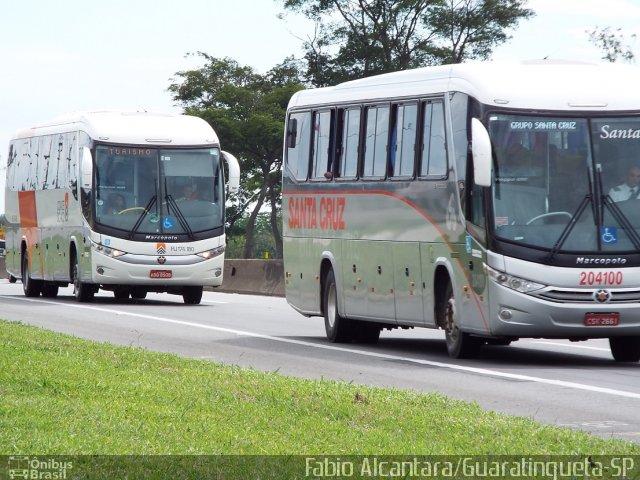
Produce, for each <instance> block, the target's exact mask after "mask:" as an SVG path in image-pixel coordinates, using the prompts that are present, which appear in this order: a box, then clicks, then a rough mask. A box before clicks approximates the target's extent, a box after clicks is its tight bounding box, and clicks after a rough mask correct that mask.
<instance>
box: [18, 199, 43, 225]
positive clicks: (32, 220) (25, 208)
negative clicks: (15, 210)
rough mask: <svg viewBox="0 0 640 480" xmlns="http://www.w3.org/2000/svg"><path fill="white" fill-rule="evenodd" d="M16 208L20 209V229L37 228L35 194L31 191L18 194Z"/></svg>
mask: <svg viewBox="0 0 640 480" xmlns="http://www.w3.org/2000/svg"><path fill="white" fill-rule="evenodd" d="M18 207H19V209H20V226H21V227H22V228H29V227H37V226H38V213H37V210H36V192H35V191H33V190H29V191H26V192H18Z"/></svg>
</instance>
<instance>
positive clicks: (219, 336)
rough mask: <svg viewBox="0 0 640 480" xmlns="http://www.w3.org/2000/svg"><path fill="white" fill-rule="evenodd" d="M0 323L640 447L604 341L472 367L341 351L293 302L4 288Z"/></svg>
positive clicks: (443, 359) (494, 350)
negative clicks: (86, 295) (361, 388)
mask: <svg viewBox="0 0 640 480" xmlns="http://www.w3.org/2000/svg"><path fill="white" fill-rule="evenodd" d="M0 309H1V310H0V318H4V319H8V320H16V321H22V322H23V323H27V324H32V325H39V326H41V327H44V328H48V329H51V330H55V331H58V332H63V333H69V334H73V335H75V336H78V337H82V338H87V339H92V340H99V341H106V342H112V343H114V344H119V345H131V346H135V347H143V348H146V349H149V350H155V351H162V352H172V353H175V354H178V355H182V356H186V357H192V358H199V359H207V360H212V361H217V362H224V363H228V364H235V365H240V366H245V367H253V368H255V369H258V370H266V371H276V370H277V371H279V372H281V373H282V374H286V375H294V376H298V377H304V378H321V377H322V378H329V379H338V380H345V381H349V382H354V383H356V384H368V385H379V386H388V387H396V388H402V389H413V390H418V391H423V392H430V391H436V392H440V393H443V394H445V395H448V396H450V397H453V398H457V399H462V400H468V401H475V402H478V403H479V404H480V405H481V406H482V407H484V408H485V409H488V410H494V411H499V412H505V413H509V414H513V415H519V416H524V417H529V418H533V419H535V420H538V421H540V422H544V423H549V424H554V425H562V426H567V427H570V428H575V429H580V430H586V431H589V432H592V433H594V434H597V435H600V436H603V437H617V438H622V439H626V440H632V441H634V442H640V364H619V363H616V362H614V361H613V359H612V357H611V354H610V353H609V346H608V342H607V341H606V340H590V341H588V342H582V343H570V342H568V341H559V340H520V341H518V342H515V343H513V344H512V345H511V346H508V347H503V346H500V347H499V346H492V347H485V348H484V350H483V351H482V353H481V355H480V357H479V358H478V359H474V360H464V361H463V360H452V359H450V358H449V357H448V356H447V353H446V348H445V344H444V335H443V333H442V332H440V331H434V330H426V329H414V330H406V331H402V330H401V331H398V330H394V331H383V333H382V335H381V337H380V342H379V343H378V344H377V345H358V344H352V345H337V344H331V343H329V342H328V341H327V340H326V339H325V336H324V324H323V321H322V319H320V318H311V319H309V318H305V317H303V316H301V315H299V314H298V313H296V312H295V311H294V310H293V309H291V308H290V307H289V306H288V305H287V303H286V301H285V300H284V299H283V298H277V297H260V296H249V295H237V294H224V293H217V292H205V293H204V296H203V302H202V304H201V305H194V306H187V305H184V304H183V302H182V297H180V296H173V295H165V294H149V296H148V298H147V299H146V300H136V301H134V300H129V301H118V300H115V299H114V298H113V296H112V295H111V294H109V293H100V294H98V295H97V296H96V299H95V301H94V302H93V303H91V304H79V303H76V302H75V301H74V300H73V297H72V290H71V288H66V289H61V290H60V295H59V297H58V298H57V299H54V300H50V299H44V298H35V299H28V298H25V297H24V296H23V294H22V285H21V284H20V283H19V282H18V283H17V284H9V283H8V282H7V281H6V280H0Z"/></svg>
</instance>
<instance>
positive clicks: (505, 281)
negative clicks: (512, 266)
mask: <svg viewBox="0 0 640 480" xmlns="http://www.w3.org/2000/svg"><path fill="white" fill-rule="evenodd" d="M487 272H488V273H489V276H490V277H491V278H492V279H493V280H494V281H495V282H496V283H498V284H500V285H502V286H503V287H507V288H510V289H511V290H515V291H517V292H521V293H529V292H533V291H535V290H540V289H541V288H544V287H546V285H542V284H541V283H536V282H532V281H531V280H526V279H524V278H520V277H516V276H515V275H507V274H506V273H502V272H498V271H497V270H494V269H493V268H491V267H489V266H487Z"/></svg>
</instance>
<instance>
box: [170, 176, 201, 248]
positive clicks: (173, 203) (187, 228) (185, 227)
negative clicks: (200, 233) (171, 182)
mask: <svg viewBox="0 0 640 480" xmlns="http://www.w3.org/2000/svg"><path fill="white" fill-rule="evenodd" d="M164 191H165V192H167V193H166V195H165V196H164V198H165V200H166V201H167V205H168V206H169V207H172V208H173V210H174V212H175V214H176V217H177V218H178V222H179V223H180V226H181V227H182V229H183V230H184V231H185V232H187V235H189V238H190V239H191V240H195V239H196V236H195V235H194V234H193V230H191V227H190V226H189V222H187V219H186V218H185V217H184V215H183V214H182V210H180V207H178V204H177V203H176V201H175V200H174V199H173V196H172V195H171V194H170V193H168V190H167V179H166V178H165V179H164ZM167 210H168V209H167Z"/></svg>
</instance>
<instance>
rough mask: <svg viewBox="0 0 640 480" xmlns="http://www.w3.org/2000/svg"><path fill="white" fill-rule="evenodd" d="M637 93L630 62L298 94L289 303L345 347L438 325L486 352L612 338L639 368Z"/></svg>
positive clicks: (414, 78) (469, 68)
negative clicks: (523, 343) (538, 340)
mask: <svg viewBox="0 0 640 480" xmlns="http://www.w3.org/2000/svg"><path fill="white" fill-rule="evenodd" d="M638 85H640V69H639V68H638V67H635V66H629V65H613V64H609V65H594V64H577V63H553V62H523V63H519V64H499V63H489V62H487V63H470V64H459V65H447V66H439V67H427V68H422V69H417V70H411V71H403V72H397V73H391V74H385V75H380V76H375V77H370V78H365V79H362V80H356V81H351V82H346V83H343V84H340V85H337V86H334V87H327V88H320V89H315V90H306V91H301V92H298V93H297V94H295V95H294V96H293V98H292V99H291V101H290V104H289V108H288V113H287V124H286V132H285V163H284V169H283V172H284V173H283V195H284V197H283V221H284V257H285V258H284V261H285V276H286V278H285V283H286V285H285V288H286V297H287V301H288V302H289V303H290V304H291V306H292V307H293V308H295V309H296V310H297V311H299V312H300V313H302V314H304V315H307V316H324V321H325V328H326V334H327V337H328V339H329V340H331V341H333V342H350V341H353V340H356V341H358V340H360V341H377V340H378V337H379V335H380V331H381V329H384V328H395V327H426V328H441V329H443V330H444V332H445V338H446V345H447V349H448V352H449V354H450V355H451V356H453V357H472V356H474V355H476V354H477V353H478V351H479V349H480V348H481V346H482V345H483V344H486V343H494V344H504V345H506V344H509V343H510V342H512V341H515V340H517V339H519V338H523V337H542V338H562V339H571V340H575V341H578V340H587V339H591V338H607V339H609V343H610V347H611V352H612V354H613V357H614V358H615V360H617V361H638V360H639V359H640V200H639V198H640V196H639V195H638V191H637V190H636V186H638V184H639V183H640V88H638ZM636 177H637V178H636Z"/></svg>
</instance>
